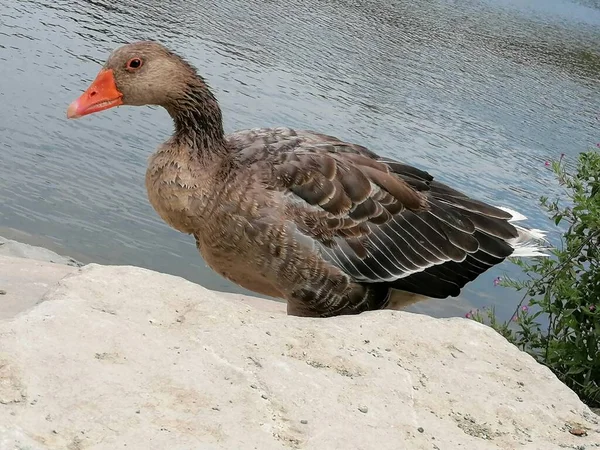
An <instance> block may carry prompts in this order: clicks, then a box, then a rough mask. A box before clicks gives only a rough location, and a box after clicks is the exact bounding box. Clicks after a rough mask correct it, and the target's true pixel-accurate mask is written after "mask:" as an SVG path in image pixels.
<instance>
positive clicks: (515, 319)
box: [511, 314, 519, 322]
mask: <svg viewBox="0 0 600 450" xmlns="http://www.w3.org/2000/svg"><path fill="white" fill-rule="evenodd" d="M511 320H512V321H513V322H516V321H517V320H519V318H518V317H517V315H516V314H515V315H514V316H512V319H511Z"/></svg>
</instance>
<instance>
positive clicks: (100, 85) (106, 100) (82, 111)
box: [67, 69, 123, 119]
mask: <svg viewBox="0 0 600 450" xmlns="http://www.w3.org/2000/svg"><path fill="white" fill-rule="evenodd" d="M122 97H123V94H122V93H120V92H119V90H118V89H117V85H116V84H115V77H114V75H113V71H112V69H108V70H106V69H102V70H101V71H100V73H99V74H98V76H97V77H96V79H95V80H94V81H93V82H92V84H91V85H90V87H89V88H87V90H86V91H85V92H84V93H83V94H81V96H80V97H79V98H78V99H77V100H75V101H74V102H73V103H71V104H70V105H69V108H68V109H67V118H69V119H78V118H79V117H82V116H86V115H88V114H92V113H96V112H98V111H104V110H105V109H109V108H114V107H115V106H119V105H122V104H123V100H122Z"/></svg>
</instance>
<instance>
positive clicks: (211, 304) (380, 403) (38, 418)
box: [0, 264, 600, 450]
mask: <svg viewBox="0 0 600 450" xmlns="http://www.w3.org/2000/svg"><path fill="white" fill-rule="evenodd" d="M74 270H75V272H74V273H72V274H71V275H69V276H67V277H66V278H63V279H62V280H61V281H60V282H58V284H57V285H56V286H55V287H53V288H51V289H50V291H49V292H47V293H46V294H45V295H44V299H45V301H43V302H41V303H39V304H38V305H37V306H35V308H33V309H30V310H28V311H27V312H24V313H22V314H19V315H18V316H16V317H13V318H11V319H9V320H2V321H0V448H1V449H8V450H12V449H14V448H29V449H33V450H46V449H61V450H62V449H77V448H80V449H83V448H85V449H90V450H98V449H115V448H127V449H130V450H131V449H140V450H146V449H149V450H153V449H166V448H169V449H175V450H183V449H191V448H203V449H233V448H240V449H246V448H248V449H252V448H259V449H261V450H262V449H264V450H270V449H290V448H306V449H327V448H348V449H365V450H366V449H378V450H379V449H383V450H385V449H395V450H397V449H411V450H412V449H432V448H439V449H455V448H465V449H478V450H486V449H528V450H534V449H558V448H581V447H585V448H588V449H589V448H593V446H594V445H595V444H597V443H598V442H600V433H599V431H600V430H599V429H600V425H599V424H598V417H597V416H596V415H594V414H592V413H591V411H590V410H589V408H587V407H586V406H585V405H584V404H582V403H581V402H580V401H579V399H578V398H577V396H576V395H575V394H574V393H573V392H572V391H571V390H570V389H568V388H567V387H566V386H565V385H563V384H562V383H561V382H560V381H559V380H558V379H557V378H556V377H555V376H554V375H553V374H552V373H551V372H550V371H549V370H548V369H547V368H545V367H543V366H541V365H539V364H537V363H535V361H534V360H533V359H532V358H531V357H529V356H528V355H527V354H525V353H523V352H521V351H519V350H518V349H517V348H516V347H514V346H512V345H510V344H509V343H508V342H507V341H506V340H505V339H503V338H502V337H501V336H500V335H498V334H497V333H496V332H494V331H493V330H492V329H490V328H488V327H486V326H484V325H481V324H478V323H476V322H474V321H470V320H466V319H461V318H454V319H434V318H431V317H428V316H424V315H417V314H412V313H407V312H397V311H377V312H371V313H366V314H362V315H360V316H347V317H336V318H332V319H305V318H297V317H288V316H286V315H285V314H283V313H274V312H273V311H274V309H271V308H266V310H264V311H263V310H260V309H256V308H253V307H250V306H248V304H246V303H243V302H241V301H239V300H236V299H237V298H239V297H234V296H223V295H221V294H219V293H216V292H212V291H209V290H206V289H204V288H202V287H201V286H198V285H195V284H193V283H190V282H187V281H185V280H183V279H181V278H177V277H173V276H169V275H164V274H159V273H156V272H152V271H149V270H144V269H139V268H134V267H104V266H98V265H94V264H92V265H89V266H85V267H83V268H80V269H74ZM9 293H10V290H9ZM262 302H263V303H264V302H268V301H266V300H263V301H262ZM256 304H257V305H258V304H261V302H260V301H257V303H256ZM275 309H276V308H275ZM150 320H151V321H152V322H150ZM266 331H270V332H271V335H267V334H266ZM377 348H379V349H386V351H385V352H377V355H376V356H377V357H374V354H373V350H374V349H377ZM387 349H390V350H389V351H387ZM518 382H521V383H523V385H519V384H518ZM263 397H266V399H265V398H263ZM517 398H520V399H521V400H522V401H518V400H517ZM364 405H369V409H368V414H362V413H360V412H359V410H358V408H359V407H361V406H364ZM215 408H217V409H215ZM140 411H141V414H140ZM48 417H50V418H51V419H52V420H51V421H50V420H48V419H47V418H48ZM301 417H305V418H310V422H311V425H310V426H306V425H305V424H303V423H302V421H300V422H299V420H298V418H301ZM304 420H305V419H304ZM419 427H421V428H422V429H424V430H427V432H426V433H423V432H420V430H419ZM572 429H578V430H584V431H585V435H581V436H575V435H573V434H571V433H570V432H569V430H572Z"/></svg>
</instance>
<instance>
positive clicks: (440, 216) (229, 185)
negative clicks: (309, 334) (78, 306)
mask: <svg viewBox="0 0 600 450" xmlns="http://www.w3.org/2000/svg"><path fill="white" fill-rule="evenodd" d="M120 105H134V106H142V105H159V106H162V107H163V108H165V109H166V110H167V112H168V113H169V114H170V116H171V117H172V119H173V122H174V134H173V135H172V136H171V138H170V139H168V140H167V141H166V142H165V143H163V144H162V145H161V146H159V148H158V149H157V151H156V152H155V153H154V154H153V155H152V156H151V158H150V160H149V165H148V169H147V173H146V188H147V191H148V197H149V200H150V203H151V204H152V206H153V207H154V209H155V210H156V212H157V213H158V214H159V215H160V217H161V218H162V219H163V220H164V221H165V222H166V223H167V224H169V225H170V226H171V227H173V228H175V229H176V230H179V231H180V232H182V233H187V234H191V235H193V236H194V238H195V239H196V245H197V247H198V250H199V251H200V253H201V254H202V256H203V258H204V260H205V261H206V263H207V264H208V265H209V266H210V267H211V268H212V269H213V270H215V271H216V272H217V273H219V274H221V275H222V276H224V277H226V278H228V279H229V280H231V281H233V282H234V283H237V284H238V285H241V286H243V287H245V288H247V289H249V290H251V291H254V292H257V293H260V294H263V295H266V296H271V297H278V298H282V299H285V300H286V301H287V311H288V314H292V315H298V316H312V317H328V316H335V315H342V314H357V313H361V312H363V311H368V310H376V309H382V308H385V307H389V304H390V302H392V301H394V300H393V298H394V295H392V293H396V294H395V295H396V296H397V298H398V299H403V298H404V297H403V296H405V297H406V298H410V297H411V296H413V297H416V298H421V297H426V298H446V297H449V296H457V295H459V293H460V292H461V289H462V288H463V286H465V284H467V283H468V282H470V281H473V280H474V279H475V278H477V277H478V276H479V275H480V274H481V273H483V272H485V271H486V270H487V269H489V268H490V267H492V266H494V265H496V264H499V263H500V262H502V261H503V260H504V259H505V258H507V257H509V256H544V255H545V253H544V251H543V248H542V247H541V246H540V239H543V233H542V232H540V231H539V230H529V229H526V228H524V227H522V226H519V225H518V224H516V223H515V222H517V221H520V220H522V219H524V218H525V217H524V216H522V215H521V214H519V213H515V212H513V211H511V210H509V209H507V208H501V207H494V206H491V205H488V204H486V203H484V202H481V201H478V200H476V199H473V198H470V197H468V196H467V195H465V194H463V193H461V192H459V191H457V190H455V189H453V188H451V187H448V186H446V185H445V184H442V183H440V182H439V181H436V180H435V179H434V178H433V176H431V175H430V174H429V173H427V172H425V171H423V170H419V169H417V168H415V167H411V166H410V165H407V164H405V163H402V162H399V161H395V160H392V159H389V158H383V157H380V156H378V155H376V154H375V153H373V152H372V151H370V150H368V149H367V148H365V147H363V146H361V145H357V144H353V143H350V142H346V141H343V140H340V139H338V138H335V137H333V136H328V135H325V134H321V133H317V132H314V131H306V130H293V129H290V128H258V129H251V130H244V131H238V132H235V133H233V134H229V135H225V133H224V131H223V121H222V116H221V109H220V108H219V105H218V103H217V100H216V98H215V97H214V95H213V93H212V92H211V90H210V88H209V87H208V85H207V83H206V81H205V80H204V78H202V77H201V76H200V75H198V73H197V71H196V69H195V68H194V67H193V66H192V65H190V64H189V63H188V62H187V61H186V60H184V59H183V58H181V57H180V56H178V55H176V54H175V53H173V52H172V51H170V50H168V49H167V48H165V47H164V46H163V45H161V44H159V43H156V42H151V41H147V42H137V43H132V44H128V45H124V46H122V47H120V48H118V49H116V50H114V51H113V52H112V54H111V55H110V56H109V58H108V60H107V61H106V63H105V65H104V67H103V68H102V69H101V71H100V72H99V74H98V75H97V77H96V79H95V80H94V81H93V82H92V84H91V85H90V86H89V88H88V89H87V90H86V91H85V92H84V93H83V94H82V95H81V96H80V97H79V98H78V99H76V100H75V101H74V102H73V103H71V105H70V106H69V107H68V110H67V116H68V118H71V119H74V118H79V117H82V116H85V115H87V114H91V113H96V112H99V111H103V110H106V109H109V108H113V107H115V106H120ZM403 301H404V300H401V301H400V303H402V302H403ZM407 301H409V300H407Z"/></svg>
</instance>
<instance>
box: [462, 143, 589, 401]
mask: <svg viewBox="0 0 600 450" xmlns="http://www.w3.org/2000/svg"><path fill="white" fill-rule="evenodd" d="M599 146H600V145H599ZM563 156H564V155H561V158H560V159H559V160H558V161H554V162H552V163H551V164H550V163H546V165H547V166H549V167H551V168H552V170H553V171H554V172H555V174H556V176H557V179H558V182H559V184H560V186H561V187H562V188H563V192H564V198H560V199H555V200H552V201H551V200H549V199H548V198H547V197H542V198H541V200H540V201H541V204H542V206H543V207H544V208H545V209H546V210H547V211H548V212H549V214H550V216H551V217H552V219H553V220H554V223H555V224H556V225H557V226H559V225H560V226H562V227H563V229H564V231H563V233H562V245H561V246H560V247H561V248H560V249H559V248H556V249H552V253H553V257H551V258H537V259H536V260H534V262H526V261H523V260H514V262H515V263H516V264H518V265H519V266H520V267H521V268H522V269H523V271H524V273H525V274H526V275H527V279H526V280H524V281H519V280H513V279H510V278H504V279H502V280H501V279H500V278H497V279H496V281H495V282H494V284H501V285H503V286H509V287H512V288H514V289H517V290H518V291H523V292H524V296H523V299H522V300H521V302H520V303H519V305H518V306H517V308H516V310H515V313H514V315H513V317H512V319H511V320H510V321H508V322H499V321H498V320H497V319H496V315H495V312H494V310H488V311H471V312H470V313H468V314H467V317H470V318H472V319H473V320H477V321H479V322H482V323H489V325H490V326H492V327H493V328H494V329H495V330H497V331H498V332H499V333H500V334H502V335H503V336H504V337H506V338H507V339H508V340H509V341H510V342H512V343H513V344H515V345H516V346H518V347H519V348H521V349H522V350H524V351H526V352H528V353H529V354H531V355H532V356H533V357H534V358H535V359H536V360H537V361H538V362H540V363H541V364H544V365H546V366H548V367H549V368H550V369H551V370H552V371H553V372H554V373H555V374H556V375H557V377H558V378H559V379H560V380H562V381H563V382H564V383H565V384H566V385H567V386H569V387H570V388H571V389H573V390H574V391H575V392H576V393H577V394H578V395H579V396H580V398H581V399H582V400H583V401H584V402H586V403H587V404H588V405H589V406H600V245H599V244H600V153H599V152H597V151H593V150H592V151H589V152H586V153H581V154H580V155H579V159H578V162H577V165H576V167H575V170H574V171H573V173H569V171H567V169H566V168H565V164H564V158H563ZM565 228H566V229H565Z"/></svg>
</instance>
